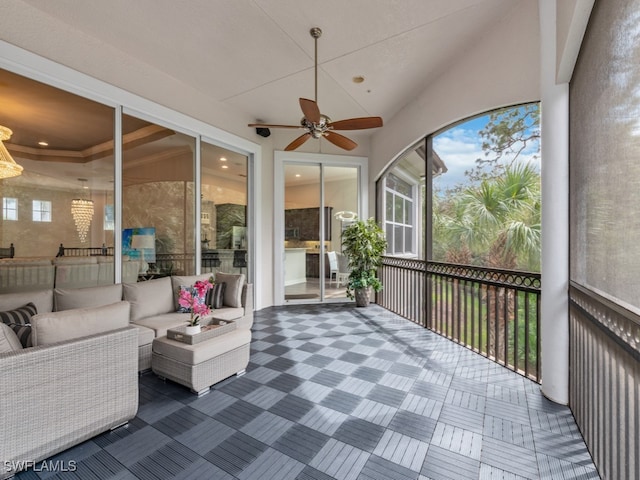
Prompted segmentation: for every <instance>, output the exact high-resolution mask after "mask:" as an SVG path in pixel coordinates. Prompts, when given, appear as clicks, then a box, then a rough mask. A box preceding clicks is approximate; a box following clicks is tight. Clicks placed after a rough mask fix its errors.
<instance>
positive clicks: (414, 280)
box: [376, 257, 540, 381]
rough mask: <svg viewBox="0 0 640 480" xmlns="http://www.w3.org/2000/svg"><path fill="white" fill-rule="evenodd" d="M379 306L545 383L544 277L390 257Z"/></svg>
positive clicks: (383, 269) (382, 272) (385, 262)
mask: <svg viewBox="0 0 640 480" xmlns="http://www.w3.org/2000/svg"><path fill="white" fill-rule="evenodd" d="M379 274H380V279H381V281H382V283H383V285H384V288H383V290H382V291H381V292H380V293H378V295H377V299H376V301H377V303H378V304H380V305H381V306H383V307H385V308H387V309H389V310H391V311H393V312H394V313H397V314H398V315H402V316H403V317H405V318H408V319H409V320H412V321H414V322H415V323H417V324H419V325H422V326H424V327H426V328H429V329H430V330H433V331H434V332H436V333H438V334H440V335H443V336H445V337H447V338H449V339H450V340H452V341H454V342H456V343H459V344H461V345H464V346H465V347H467V348H470V349H472V350H473V351H475V352H477V353H479V354H481V355H484V356H485V357H488V358H490V359H492V360H494V361H496V362H498V363H500V364H501V365H504V366H505V367H507V368H510V369H511V370H514V371H516V372H518V373H520V374H522V375H524V376H526V377H528V378H530V379H532V380H535V381H539V380H540V339H539V335H538V332H539V329H540V274H537V273H529V272H519V271H510V270H499V269H493V268H482V267H472V266H468V265H454V264H448V263H438V262H425V261H422V260H413V259H403V258H396V257H385V258H384V259H383V263H382V267H381V268H380V270H379Z"/></svg>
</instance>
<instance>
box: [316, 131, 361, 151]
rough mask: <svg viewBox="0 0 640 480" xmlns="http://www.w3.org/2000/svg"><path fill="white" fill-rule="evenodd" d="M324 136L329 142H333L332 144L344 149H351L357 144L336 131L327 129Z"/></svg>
mask: <svg viewBox="0 0 640 480" xmlns="http://www.w3.org/2000/svg"><path fill="white" fill-rule="evenodd" d="M324 136H325V137H326V139H327V140H329V141H330V142H331V143H333V144H334V145H336V146H338V147H340V148H344V149H345V150H353V149H354V148H356V147H357V146H358V144H357V143H356V142H354V141H353V140H351V139H350V138H347V137H345V136H344V135H340V134H339V133H336V132H331V131H329V132H326V133H325V134H324Z"/></svg>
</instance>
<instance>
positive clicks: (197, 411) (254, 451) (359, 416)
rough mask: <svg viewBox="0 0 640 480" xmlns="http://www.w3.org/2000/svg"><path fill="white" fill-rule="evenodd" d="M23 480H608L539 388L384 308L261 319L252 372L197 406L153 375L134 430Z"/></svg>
mask: <svg viewBox="0 0 640 480" xmlns="http://www.w3.org/2000/svg"><path fill="white" fill-rule="evenodd" d="M52 460H62V461H69V460H74V461H76V462H77V463H78V470H77V471H76V472H75V473H73V474H72V473H64V474H57V475H53V474H47V473H46V472H40V473H36V472H34V471H26V472H23V473H21V474H19V475H18V476H17V477H18V478H20V479H28V478H80V479H133V478H140V479H168V478H179V479H251V480H253V479H256V480H257V479H259V480H270V479H273V480H288V479H296V480H327V479H340V480H347V479H362V480H365V479H372V480H374V479H375V480H388V479H394V480H396V479H397V480H402V479H412V480H430V479H433V480H440V479H460V480H472V479H482V480H484V479H501V480H507V479H513V480H520V479H553V480H560V479H562V480H568V479H598V478H600V477H599V476H598V473H597V471H596V469H595V467H594V465H593V462H592V460H591V458H590V456H589V453H588V452H587V449H586V447H585V445H584V442H583V440H582V437H581V436H580V433H579V431H578V429H577V427H576V425H575V423H574V421H573V417H572V415H571V413H570V411H569V410H568V409H567V408H565V407H561V406H557V405H555V404H553V403H551V402H548V401H547V400H545V399H544V397H543V396H542V395H541V394H540V391H539V386H538V385H536V384H535V383H532V382H530V381H528V380H526V379H524V378H523V377H521V376H519V375H517V374H515V373H513V372H510V371H508V370H506V369H504V368H502V367H500V366H498V365H496V364H495V363H493V362H491V361H489V360H487V359H484V358H482V357H480V356H478V355H476V354H474V353H472V352H470V351H469V350H467V349H464V348H462V347H460V346H458V345H455V344H454V343H452V342H449V341H447V340H445V339H443V338H441V337H439V336H437V335H435V334H433V333H431V332H428V331H427V330H425V329H423V328H421V327H418V326H416V325H414V324H412V323H411V322H408V321H406V320H404V319H402V318H399V317H397V316H396V315H393V314H391V313H389V312H387V311H386V310H384V309H382V308H380V307H378V306H376V305H372V306H370V307H369V308H366V309H357V308H355V307H352V306H351V305H296V306H287V307H274V308H268V309H265V310H262V311H260V312H258V313H257V314H256V321H255V325H254V333H253V343H252V350H251V361H250V364H249V368H248V369H247V373H246V374H245V375H244V376H241V377H232V378H230V379H227V380H225V381H223V382H221V383H219V384H217V385H215V386H214V387H213V388H212V390H211V392H210V393H209V394H208V395H205V396H203V397H201V398H197V397H196V396H195V395H193V394H191V393H189V392H188V391H187V389H186V388H183V387H181V386H179V385H176V384H173V383H171V382H163V381H161V380H159V379H158V378H157V377H156V376H155V375H153V374H152V373H147V374H145V375H143V376H142V377H141V378H140V408H139V411H138V415H137V417H136V418H135V419H134V420H132V421H131V422H130V424H129V426H128V427H126V428H120V429H118V430H116V431H113V432H109V433H105V434H103V435H100V436H98V437H96V438H94V439H92V440H90V441H88V442H85V443H83V444H81V445H79V446H77V447H74V448H72V449H70V450H67V451H66V452H63V453H61V454H59V455H57V456H56V457H54V458H53V459H52Z"/></svg>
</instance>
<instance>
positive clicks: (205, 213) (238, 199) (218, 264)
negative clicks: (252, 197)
mask: <svg viewBox="0 0 640 480" xmlns="http://www.w3.org/2000/svg"><path fill="white" fill-rule="evenodd" d="M201 162H202V173H201V179H200V182H201V199H200V242H201V251H202V260H201V271H202V272H203V273H208V272H212V273H213V272H218V271H220V272H228V273H229V272H233V273H244V274H248V268H249V264H250V262H249V259H248V252H250V250H251V249H250V237H249V235H248V234H247V203H248V200H247V199H248V197H247V172H248V159H247V157H246V156H245V155H241V154H239V153H235V152H232V151H230V150H226V149H224V148H222V147H218V146H216V145H212V144H209V143H204V142H203V143H202V148H201Z"/></svg>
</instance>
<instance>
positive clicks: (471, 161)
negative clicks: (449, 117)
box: [433, 115, 540, 190]
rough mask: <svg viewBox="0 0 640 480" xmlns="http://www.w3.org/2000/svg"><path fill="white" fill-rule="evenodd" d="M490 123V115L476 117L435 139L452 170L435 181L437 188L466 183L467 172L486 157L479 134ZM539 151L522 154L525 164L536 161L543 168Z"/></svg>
mask: <svg viewBox="0 0 640 480" xmlns="http://www.w3.org/2000/svg"><path fill="white" fill-rule="evenodd" d="M488 121H489V115H483V116H481V117H476V118H473V119H471V120H469V121H467V122H464V123H461V124H459V125H457V126H455V127H453V128H450V129H449V130H446V131H445V132H443V133H441V134H439V135H437V136H436V137H434V139H433V148H434V150H435V151H436V152H437V153H438V155H440V158H442V160H443V161H444V163H445V165H446V166H447V168H448V171H447V173H445V174H444V175H441V176H439V177H437V178H436V179H434V186H437V187H439V188H440V189H441V190H446V189H447V188H451V187H453V186H454V185H456V184H460V183H465V181H466V177H465V176H464V172H465V170H470V169H472V168H473V167H474V166H475V164H476V159H478V158H484V157H485V155H484V152H483V151H482V139H481V138H480V135H479V134H478V132H479V131H480V130H482V129H483V128H484V127H485V126H486V124H487V122H488ZM536 150H537V147H536V146H535V145H532V146H531V147H529V148H527V151H525V152H523V153H522V154H521V159H522V161H534V162H536V164H538V165H539V164H540V160H539V159H537V160H534V159H533V155H534V154H535V153H536Z"/></svg>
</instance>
